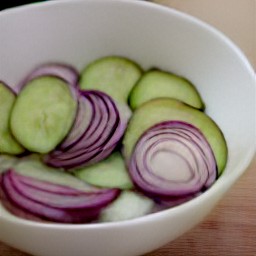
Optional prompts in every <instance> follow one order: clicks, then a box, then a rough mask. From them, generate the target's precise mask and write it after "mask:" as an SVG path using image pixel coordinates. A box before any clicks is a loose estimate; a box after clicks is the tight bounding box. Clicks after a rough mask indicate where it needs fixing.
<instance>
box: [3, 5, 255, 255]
mask: <svg viewBox="0 0 256 256" xmlns="http://www.w3.org/2000/svg"><path fill="white" fill-rule="evenodd" d="M154 2H156V3H158V4H162V5H166V6H169V7H172V8H176V9H178V10H181V11H184V12H187V13H189V14H192V15H194V16H196V17H199V18H200V19H202V20H204V21H206V22H208V23H210V24H212V25H214V26H215V27H216V28H218V29H219V30H221V31H222V32H223V33H225V34H226V35H228V36H229V37H230V38H231V39H232V40H233V41H234V42H235V43H236V44H237V45H238V46H239V47H240V48H241V49H242V50H243V52H244V53H245V55H246V56H247V57H248V59H249V61H250V62H251V63H252V65H253V66H254V68H255V70H256V48H255V47H256V1H255V0H155V1H154ZM85 255H86V254H85ZM169 255H174V256H184V255H185V256H203V255H207V256H216V255H218V256H255V255H256V155H255V157H254V159H253V161H252V163H251V165H250V166H249V168H248V170H247V171H246V172H245V174H244V175H243V176H242V177H241V179H240V180H239V181H238V182H237V183H236V184H235V185H234V186H233V187H232V189H231V190H230V191H229V192H228V193H227V194H226V196H225V197H224V199H223V200H222V201H221V202H220V203H219V204H218V206H217V207H216V208H215V209H214V211H213V212H212V213H211V214H210V215H209V216H208V217H207V219H206V220H204V221H203V222H202V223H201V224H200V225H198V226H197V227H196V228H194V229H193V230H191V231H190V232H188V233H186V234H185V235H183V236H182V237H180V238H178V239H177V240H175V241H173V242H171V243H169V244H167V245H165V246H164V247H162V248H160V249H158V250H156V251H154V252H152V253H149V254H147V255H145V256H169ZM0 256H28V254H25V253H22V252H19V251H17V250H15V249H13V248H10V247H9V246H7V245H4V244H3V243H1V242H0ZM49 256H51V255H49ZM74 256H75V255H74ZM88 256H91V255H88ZM94 256H101V255H94ZM120 256H122V255H120Z"/></svg>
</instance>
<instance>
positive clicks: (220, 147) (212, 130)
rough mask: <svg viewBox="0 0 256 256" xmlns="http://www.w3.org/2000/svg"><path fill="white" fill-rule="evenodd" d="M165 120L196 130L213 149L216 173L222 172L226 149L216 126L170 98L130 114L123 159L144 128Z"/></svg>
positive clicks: (149, 103)
mask: <svg viewBox="0 0 256 256" xmlns="http://www.w3.org/2000/svg"><path fill="white" fill-rule="evenodd" d="M148 113H150V114H148ZM168 120H179V121H184V122H188V123H190V124H192V125H194V126H195V127H197V128H198V129H200V130H201V132H202V133H203V134H204V136H205V138H206V139H207V141H208V143H209V144H210V146H211V148H212V150H213V153H214V156H215V159H216V162H217V166H218V173H219V174H220V173H221V172H222V171H223V170H224V168H225V166H226V162H227V155H228V149H227V144H226V141H225V138H224V136H223V133H222V132H221V130H220V129H219V127H218V126H217V124H216V123H215V122H214V121H213V120H212V119H211V118H210V117H209V116H207V115H206V114H205V113H204V112H202V111H200V110H198V109H195V108H193V107H190V106H188V105H186V104H184V103H182V102H181V101H178V100H174V99H170V98H161V99H154V100H151V101H148V102H146V103H144V104H143V105H142V106H141V107H139V108H138V109H137V110H136V111H135V112H134V114H133V116H132V117H131V119H130V122H129V124H128V127H127V130H126V133H125V136H124V139H123V152H124V156H125V158H126V159H127V160H128V159H129V158H130V156H131V154H132V151H133V148H134V146H135V144H136V143H137V141H138V140H139V138H140V136H141V135H142V134H143V133H144V132H145V131H146V130H147V129H149V128H150V127H152V126H153V125H155V124H157V123H161V122H164V121H168Z"/></svg>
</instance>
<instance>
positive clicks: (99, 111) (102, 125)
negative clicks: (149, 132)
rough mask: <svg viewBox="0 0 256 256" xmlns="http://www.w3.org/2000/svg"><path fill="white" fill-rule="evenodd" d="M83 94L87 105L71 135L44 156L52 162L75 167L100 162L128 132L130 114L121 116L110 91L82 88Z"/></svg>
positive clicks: (48, 162)
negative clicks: (103, 91) (83, 89)
mask: <svg viewBox="0 0 256 256" xmlns="http://www.w3.org/2000/svg"><path fill="white" fill-rule="evenodd" d="M80 97H81V98H80V102H84V104H83V105H82V104H80V105H81V106H84V107H82V108H80V109H79V111H81V113H80V112H78V116H77V120H76V121H75V124H74V126H73V129H72V130H71V132H70V134H71V137H69V136H68V137H67V139H66V141H64V142H63V143H62V144H61V145H60V146H59V147H58V148H57V149H56V150H54V151H53V152H51V153H50V154H48V155H47V156H46V157H45V158H44V160H45V162H46V163H47V164H48V165H51V166H54V167H62V168H65V169H70V168H73V169H74V168H79V167H83V166H88V165H91V164H94V163H97V162H99V161H101V160H102V159H104V158H106V157H107V156H109V155H110V154H111V152H112V151H113V150H114V149H115V147H116V146H117V144H118V143H119V141H120V139H121V137H122V136H123V134H124V131H125V128H126V125H127V122H128V115H127V113H125V115H122V116H121V115H120V112H119V110H118V109H117V105H116V104H115V102H114V101H113V100H112V99H111V98H110V97H109V96H108V95H107V94H105V93H102V92H99V91H81V96H80ZM84 98H85V99H84ZM83 111H84V112H85V113H82V112H83ZM87 112H88V115H87ZM80 116H82V117H83V116H84V118H88V119H89V121H88V120H82V118H80ZM81 121H82V123H81Z"/></svg>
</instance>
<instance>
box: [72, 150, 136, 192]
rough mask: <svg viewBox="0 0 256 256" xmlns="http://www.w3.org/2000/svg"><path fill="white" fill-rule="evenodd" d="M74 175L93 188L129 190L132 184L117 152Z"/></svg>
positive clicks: (77, 171)
mask: <svg viewBox="0 0 256 256" xmlns="http://www.w3.org/2000/svg"><path fill="white" fill-rule="evenodd" d="M74 173H75V175H76V176H77V177H78V178H79V179H81V180H83V181H85V182H87V183H89V184H91V185H94V186H98V187H103V188H120V189H131V188H133V183H132V181H131V178H130V176H129V174H128V171H127V170H126V166H125V163H124V160H123V157H122V156H121V154H120V153H119V152H114V153H112V154H111V155H110V156H109V157H108V158H106V159H105V160H103V161H101V162H99V163H97V164H94V165H91V166H87V167H84V168H81V169H78V170H75V172H74Z"/></svg>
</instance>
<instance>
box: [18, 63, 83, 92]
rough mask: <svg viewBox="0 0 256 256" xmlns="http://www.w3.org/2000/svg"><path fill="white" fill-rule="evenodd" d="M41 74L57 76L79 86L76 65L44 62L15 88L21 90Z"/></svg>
mask: <svg viewBox="0 0 256 256" xmlns="http://www.w3.org/2000/svg"><path fill="white" fill-rule="evenodd" d="M40 76H56V77H59V78H61V79H62V80H64V81H65V82H67V83H68V84H70V85H71V86H74V87H77V86H78V84H77V83H78V78H79V73H78V71H77V70H76V69H75V67H73V66H71V65H68V64H64V63H44V64H42V65H39V66H37V67H36V68H35V69H33V70H32V71H31V72H30V73H29V74H28V75H27V76H26V77H25V79H24V80H23V81H22V82H21V83H20V84H19V85H18V86H17V88H15V89H16V91H18V92H19V91H20V90H22V88H23V87H24V86H25V85H26V84H27V83H28V82H29V81H31V80H33V79H35V78H37V77H40Z"/></svg>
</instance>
